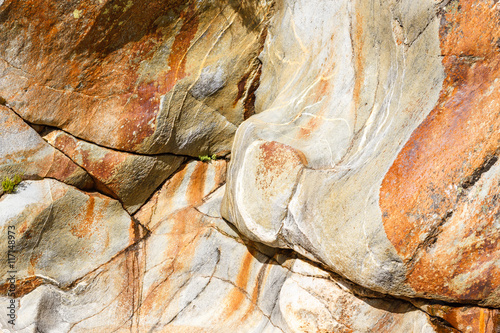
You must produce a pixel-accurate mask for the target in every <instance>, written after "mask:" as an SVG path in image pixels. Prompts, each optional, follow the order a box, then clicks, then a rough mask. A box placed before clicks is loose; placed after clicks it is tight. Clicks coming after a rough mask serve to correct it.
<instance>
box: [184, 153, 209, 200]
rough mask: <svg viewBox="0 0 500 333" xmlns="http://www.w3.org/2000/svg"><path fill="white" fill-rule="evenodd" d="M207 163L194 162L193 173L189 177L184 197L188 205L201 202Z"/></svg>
mask: <svg viewBox="0 0 500 333" xmlns="http://www.w3.org/2000/svg"><path fill="white" fill-rule="evenodd" d="M207 168H208V163H203V162H198V163H196V165H195V167H194V170H193V173H192V174H191V177H190V179H189V185H188V187H187V192H186V199H187V202H188V203H189V205H192V206H194V205H198V204H200V203H201V200H202V199H203V196H204V192H205V182H206V177H207V176H206V174H207Z"/></svg>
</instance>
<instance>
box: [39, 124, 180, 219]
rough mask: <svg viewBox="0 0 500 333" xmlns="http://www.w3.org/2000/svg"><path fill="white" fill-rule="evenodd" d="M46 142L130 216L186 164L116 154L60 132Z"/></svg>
mask: <svg viewBox="0 0 500 333" xmlns="http://www.w3.org/2000/svg"><path fill="white" fill-rule="evenodd" d="M44 139H45V140H47V142H48V143H50V144H51V145H52V146H54V147H55V148H57V149H59V150H60V151H62V152H63V153H64V154H65V155H66V156H68V157H69V158H71V159H72V160H73V161H74V162H76V163H77V164H78V165H80V166H81V167H82V168H83V169H85V170H86V171H87V172H88V173H89V174H91V175H92V176H93V177H94V178H95V179H96V180H97V181H99V182H100V183H101V184H99V185H101V188H102V189H103V190H104V191H106V192H111V193H112V195H114V196H116V198H117V199H119V200H120V202H122V203H123V206H124V207H125V209H126V210H127V211H128V212H129V213H134V212H135V211H137V210H138V209H139V208H140V207H141V206H142V205H143V204H144V203H145V202H146V200H147V199H148V198H149V197H150V196H151V194H153V192H154V191H155V190H156V188H157V187H158V186H159V185H160V184H161V183H163V181H164V180H165V179H167V178H168V177H169V176H170V175H171V174H172V173H173V172H174V171H175V170H177V168H178V167H179V166H180V165H181V163H182V162H183V161H184V157H182V156H175V155H155V156H146V155H137V154H130V153H126V152H120V151H115V150H111V149H107V148H103V147H100V146H97V145H95V144H92V143H89V142H86V141H83V140H78V139H77V138H75V137H73V136H72V135H70V134H67V133H65V132H63V131H58V130H56V131H52V132H50V133H49V134H47V135H45V136H44Z"/></svg>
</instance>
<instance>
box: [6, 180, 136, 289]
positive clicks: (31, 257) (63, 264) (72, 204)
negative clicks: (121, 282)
mask: <svg viewBox="0 0 500 333" xmlns="http://www.w3.org/2000/svg"><path fill="white" fill-rule="evenodd" d="M9 231H10V233H9ZM0 232H1V233H2V235H5V237H2V238H1V239H0V245H1V246H2V248H4V249H8V241H9V239H8V237H7V236H8V235H9V234H11V235H12V236H13V237H14V242H15V244H14V248H15V251H16V252H15V262H14V263H13V265H14V270H15V271H16V274H15V276H16V279H17V280H18V281H23V280H25V279H34V280H35V281H36V280H39V281H40V280H41V281H43V283H50V284H54V285H57V286H61V287H66V286H68V285H70V284H71V283H72V282H74V281H75V280H76V279H78V278H81V277H82V276H84V275H86V274H87V273H89V272H91V271H93V270H94V269H96V268H97V267H99V266H100V265H102V264H104V263H106V262H108V261H109V260H110V259H111V258H112V257H113V256H115V255H117V254H118V253H119V252H121V251H122V250H124V249H126V248H127V247H128V246H130V245H132V244H133V243H135V242H136V241H137V240H139V239H140V238H142V237H143V236H144V234H145V231H144V230H143V227H142V226H140V225H138V224H137V223H136V222H134V221H133V220H132V218H131V217H130V216H129V215H128V214H127V212H126V211H125V210H123V208H122V206H121V205H120V203H119V202H118V201H116V200H112V199H110V198H108V197H105V196H103V195H101V194H98V193H85V192H82V191H80V190H78V189H76V188H74V187H71V186H68V185H65V184H63V183H60V182H58V181H56V180H53V179H45V180H42V181H24V182H22V183H21V184H19V185H18V189H17V191H16V192H15V193H12V194H4V195H3V196H2V197H1V198H0ZM11 240H12V239H11ZM12 268H13V267H12V266H10V264H8V263H7V262H6V261H4V262H3V263H2V264H1V265H0V275H1V276H2V281H3V284H5V283H6V282H5V281H6V278H7V276H9V273H8V272H9V271H11V270H12ZM35 286H36V285H35ZM28 291H29V290H28Z"/></svg>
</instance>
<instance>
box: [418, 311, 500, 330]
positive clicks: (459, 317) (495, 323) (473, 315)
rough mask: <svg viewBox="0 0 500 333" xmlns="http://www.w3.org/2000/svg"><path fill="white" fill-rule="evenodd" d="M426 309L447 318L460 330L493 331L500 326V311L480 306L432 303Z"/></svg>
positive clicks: (433, 314) (437, 315)
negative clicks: (454, 305)
mask: <svg viewBox="0 0 500 333" xmlns="http://www.w3.org/2000/svg"><path fill="white" fill-rule="evenodd" d="M426 311H428V312H429V314H430V315H432V316H434V317H440V318H443V319H444V320H446V321H447V322H448V323H449V324H450V325H451V326H453V327H454V328H456V329H458V330H459V331H460V332H471V333H472V332H474V333H476V332H477V333H490V332H491V333H492V332H498V329H499V328H500V311H499V310H496V309H487V308H479V307H450V306H444V305H438V304H436V305H431V306H429V307H427V308H426Z"/></svg>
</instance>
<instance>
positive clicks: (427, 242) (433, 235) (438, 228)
mask: <svg viewBox="0 0 500 333" xmlns="http://www.w3.org/2000/svg"><path fill="white" fill-rule="evenodd" d="M452 216H453V210H449V211H448V212H447V213H446V215H445V216H443V217H442V218H441V221H439V223H438V224H437V225H435V226H433V227H432V228H431V230H430V231H429V233H428V234H427V236H426V237H425V239H424V241H423V242H421V243H420V244H418V246H417V248H416V249H415V251H413V254H412V256H411V257H410V259H408V260H407V261H406V266H407V267H408V273H407V274H409V273H410V272H412V271H413V267H414V266H415V264H416V263H417V261H418V259H419V258H420V255H421V254H422V252H424V251H426V250H427V249H429V248H430V247H432V246H433V245H434V244H435V243H436V241H437V239H438V236H439V234H440V233H441V232H442V231H443V228H442V226H443V225H445V224H446V223H447V222H448V221H449V220H450V218H451V217H452Z"/></svg>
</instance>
